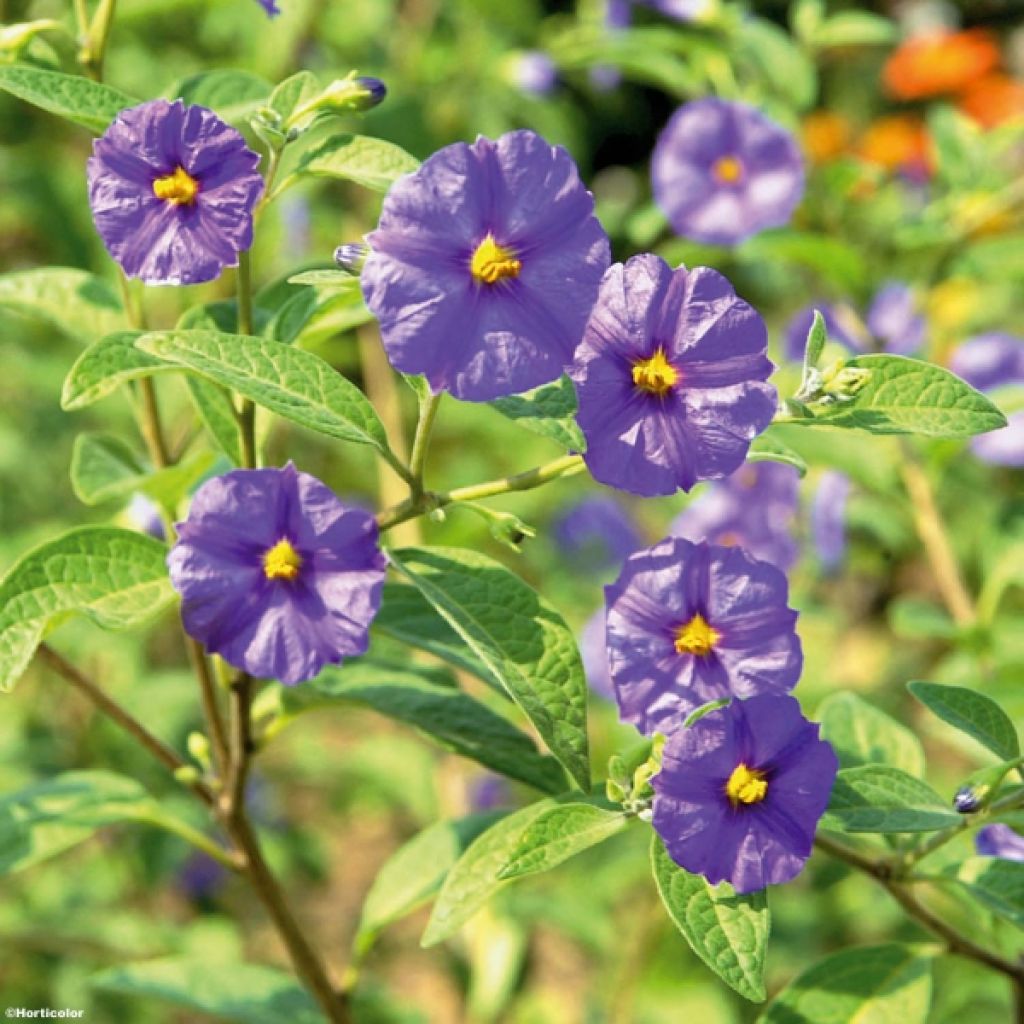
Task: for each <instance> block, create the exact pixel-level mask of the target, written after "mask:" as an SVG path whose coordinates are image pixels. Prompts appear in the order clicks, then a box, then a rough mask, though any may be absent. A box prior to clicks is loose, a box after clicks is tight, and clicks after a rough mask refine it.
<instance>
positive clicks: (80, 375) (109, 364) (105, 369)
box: [60, 331, 174, 412]
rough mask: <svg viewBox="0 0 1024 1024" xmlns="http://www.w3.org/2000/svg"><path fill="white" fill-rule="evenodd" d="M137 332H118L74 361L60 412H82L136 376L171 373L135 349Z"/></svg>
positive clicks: (62, 396)
mask: <svg viewBox="0 0 1024 1024" xmlns="http://www.w3.org/2000/svg"><path fill="white" fill-rule="evenodd" d="M141 336H142V333H141V332H140V331H118V332H117V333H115V334H108V335H107V336H106V337H105V338H101V339H100V340H99V341H97V342H94V343H93V344H92V345H90V346H89V347H88V348H87V349H86V350H85V351H84V352H83V353H82V354H81V355H80V356H79V357H78V359H77V360H75V363H74V365H73V366H72V367H71V369H70V370H69V371H68V375H67V377H66V378H65V379H64V389H63V391H62V392H61V396H60V405H61V408H62V409H65V410H67V411H69V412H70V411H71V410H72V409H82V408H84V407H85V406H87V405H92V403H93V402H97V401H99V400H100V399H101V398H103V397H105V396H106V395H109V394H110V393H111V392H112V391H116V390H117V388H119V387H120V386H121V385H122V384H126V383H127V382H128V381H130V380H135V379H137V378H138V377H148V376H150V374H154V373H164V372H166V371H167V370H173V369H174V367H173V366H169V365H168V364H167V363H164V362H161V361H160V360H159V359H154V358H153V357H152V356H150V355H147V354H146V353H145V352H142V351H140V350H139V349H137V348H136V347H135V341H136V339H137V338H140V337H141Z"/></svg>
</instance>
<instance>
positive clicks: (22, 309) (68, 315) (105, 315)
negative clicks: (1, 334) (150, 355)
mask: <svg viewBox="0 0 1024 1024" xmlns="http://www.w3.org/2000/svg"><path fill="white" fill-rule="evenodd" d="M3 70H4V69H3V67H2V66H0V73H2V72H3ZM0 307H3V308H5V309H13V310H16V311H17V312H18V313H21V314H23V315H24V316H29V317H33V318H36V319H39V320H44V321H46V322H47V323H49V324H52V325H53V326H54V327H56V328H57V330H59V331H60V332H61V333H62V334H65V335H67V336H68V337H69V338H75V339H77V340H79V341H81V342H82V343H83V344H88V343H89V342H91V341H95V340H96V339H98V338H102V337H103V336H104V335H106V334H110V333H111V332H113V331H117V330H120V329H121V328H123V327H124V326H125V318H124V311H123V310H122V308H121V302H120V300H119V299H118V298H117V296H116V295H115V294H114V292H113V291H112V290H111V288H110V286H109V285H108V284H107V282H106V281H104V280H102V279H101V278H99V277H96V276H95V275H94V274H87V273H86V272H85V271H83V270H73V269H70V268H67V267H47V268H45V269H42V270H20V271H17V272H16V273H13V274H3V275H0Z"/></svg>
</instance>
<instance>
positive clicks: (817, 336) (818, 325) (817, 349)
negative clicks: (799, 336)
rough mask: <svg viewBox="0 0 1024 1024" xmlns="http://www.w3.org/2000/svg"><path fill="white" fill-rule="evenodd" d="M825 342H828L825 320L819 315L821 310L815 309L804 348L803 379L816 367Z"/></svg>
mask: <svg viewBox="0 0 1024 1024" xmlns="http://www.w3.org/2000/svg"><path fill="white" fill-rule="evenodd" d="M826 341H828V329H827V328H826V327H825V318H824V317H823V316H822V315H821V310H818V309H816V310H815V311H814V319H813V320H812V321H811V329H810V330H809V331H808V332H807V343H806V345H805V346H804V378H805V379H806V377H807V374H808V371H809V370H813V369H814V368H815V367H816V366H817V365H818V360H819V359H821V352H822V349H824V347H825V342H826Z"/></svg>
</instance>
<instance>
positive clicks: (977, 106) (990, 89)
mask: <svg viewBox="0 0 1024 1024" xmlns="http://www.w3.org/2000/svg"><path fill="white" fill-rule="evenodd" d="M957 106H958V107H959V108H960V109H961V110H962V111H963V112H964V113H965V114H969V115H970V116H971V117H973V118H974V120H975V121H977V122H978V124H980V125H981V126H982V127H983V128H995V127H996V125H1000V124H1003V123H1004V122H1005V121H1011V120H1013V119H1014V118H1018V117H1024V82H1021V81H1020V80H1018V79H1016V78H1010V76H1009V75H1002V74H998V73H996V74H994V75H987V76H986V77H985V78H982V79H980V80H979V81H977V82H975V83H974V84H973V85H972V86H970V88H968V89H967V91H966V92H965V93H964V94H963V96H962V97H961V98H960V102H959V103H958V104H957Z"/></svg>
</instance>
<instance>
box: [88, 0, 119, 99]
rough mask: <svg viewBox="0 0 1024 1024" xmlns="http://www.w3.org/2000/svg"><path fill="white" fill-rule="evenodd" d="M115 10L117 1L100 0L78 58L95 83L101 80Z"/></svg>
mask: <svg viewBox="0 0 1024 1024" xmlns="http://www.w3.org/2000/svg"><path fill="white" fill-rule="evenodd" d="M116 10H117V0H100V3H99V6H98V7H97V8H96V13H95V14H93V16H92V23H91V24H90V25H89V29H88V31H87V32H86V35H85V43H84V45H83V46H82V52H81V53H80V54H79V57H78V60H79V62H80V63H81V65H82V66H83V67H84V68H85V70H86V73H87V74H88V75H89V77H90V78H92V79H93V80H94V81H97V82H99V81H101V80H102V78H103V58H104V56H105V55H106V52H107V39H108V38H109V36H110V29H111V26H112V25H113V24H114V13H115V11H116Z"/></svg>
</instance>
